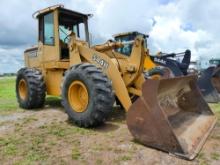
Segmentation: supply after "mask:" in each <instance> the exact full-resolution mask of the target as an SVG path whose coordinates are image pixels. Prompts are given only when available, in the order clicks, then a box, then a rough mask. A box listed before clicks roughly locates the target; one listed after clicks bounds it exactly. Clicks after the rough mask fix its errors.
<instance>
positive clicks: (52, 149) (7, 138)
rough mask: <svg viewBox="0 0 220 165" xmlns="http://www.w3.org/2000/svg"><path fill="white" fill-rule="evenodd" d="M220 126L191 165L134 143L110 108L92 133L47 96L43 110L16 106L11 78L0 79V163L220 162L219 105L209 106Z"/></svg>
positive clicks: (120, 117) (121, 114)
mask: <svg viewBox="0 0 220 165" xmlns="http://www.w3.org/2000/svg"><path fill="white" fill-rule="evenodd" d="M210 106H211V108H212V109H213V111H214V112H215V113H216V115H217V117H218V123H217V125H216V127H215V129H214V131H213V133H212V135H211V136H210V137H209V139H208V141H207V142H206V145H205V146H204V148H203V150H202V151H201V152H200V154H199V156H198V157H197V159H195V160H194V161H185V160H181V159H179V158H176V157H172V156H169V155H168V154H167V153H164V152H161V151H158V150H154V149H150V148H148V147H144V146H143V145H139V144H137V143H135V142H134V141H133V138H132V136H131V135H130V133H129V131H128V130H127V126H126V124H125V113H124V111H122V110H114V111H113V113H112V116H111V117H110V119H109V121H108V122H107V123H106V124H105V125H103V126H101V127H98V128H95V129H83V128H78V127H77V126H75V125H73V124H72V123H71V122H69V120H68V117H67V115H66V114H65V113H64V110H63V108H62V106H61V105H60V99H59V98H54V97H48V98H47V101H46V105H45V107H44V109H41V110H35V111H26V110H23V109H20V108H18V104H17V101H16V96H15V78H14V77H7V78H4V79H0V164H16V165H26V164H27V165H29V164H77V165H78V164H97V165H101V164H132V165H133V164H183V165H185V164H186V165H197V164H200V165H209V164H210V165H215V164H216V165H217V164H220V104H210Z"/></svg>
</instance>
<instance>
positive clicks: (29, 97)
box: [16, 68, 46, 109]
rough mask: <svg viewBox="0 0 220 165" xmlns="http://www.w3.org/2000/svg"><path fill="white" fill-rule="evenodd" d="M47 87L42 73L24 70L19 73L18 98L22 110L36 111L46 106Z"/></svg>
mask: <svg viewBox="0 0 220 165" xmlns="http://www.w3.org/2000/svg"><path fill="white" fill-rule="evenodd" d="M45 93H46V87H45V83H44V80H43V75H42V74H41V72H40V71H39V70H37V69H34V68H22V69H20V70H19V71H18V72H17V78H16V97H17V101H18V103H19V106H20V107H21V108H25V109H34V108H40V107H42V106H43V105H44V101H45V95H46V94H45Z"/></svg>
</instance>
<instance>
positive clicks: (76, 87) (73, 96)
mask: <svg viewBox="0 0 220 165" xmlns="http://www.w3.org/2000/svg"><path fill="white" fill-rule="evenodd" d="M68 101H69V103H70V106H71V108H72V110H74V111H76V112H84V111H86V109H87V106H88V102H89V94H88V91H87V88H86V86H85V85H84V84H83V83H82V82H80V81H74V82H72V83H71V84H70V86H69V89H68Z"/></svg>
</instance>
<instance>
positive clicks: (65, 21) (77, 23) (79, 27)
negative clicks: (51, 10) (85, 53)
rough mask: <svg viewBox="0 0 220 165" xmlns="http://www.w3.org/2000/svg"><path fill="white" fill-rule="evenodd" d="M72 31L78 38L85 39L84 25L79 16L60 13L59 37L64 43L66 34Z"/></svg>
mask: <svg viewBox="0 0 220 165" xmlns="http://www.w3.org/2000/svg"><path fill="white" fill-rule="evenodd" d="M71 32H74V33H75V34H76V36H77V37H78V38H80V39H81V40H85V36H86V35H85V25H84V21H83V19H82V18H81V17H75V18H74V17H73V16H70V15H67V14H62V13H61V14H60V17H59V37H60V40H61V41H63V42H64V43H68V36H69V34H70V33H71Z"/></svg>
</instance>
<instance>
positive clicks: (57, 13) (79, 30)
mask: <svg viewBox="0 0 220 165" xmlns="http://www.w3.org/2000/svg"><path fill="white" fill-rule="evenodd" d="M89 16H90V14H82V13H79V12H76V11H71V10H68V9H65V8H64V7H63V6H62V5H56V6H52V7H49V8H46V9H43V10H40V11H37V12H35V13H34V17H35V18H38V20H39V42H41V43H42V44H43V50H45V52H51V54H47V56H49V57H46V58H45V59H46V60H47V59H48V61H49V60H56V61H59V60H68V59H69V48H68V42H69V39H70V36H69V35H70V34H71V33H72V32H74V33H75V35H76V37H77V39H80V40H83V41H86V42H87V43H88V44H89V31H88V18H89ZM57 49H59V50H57ZM57 52H58V53H59V54H57ZM50 56H53V57H51V58H50ZM54 57H56V58H55V59H54Z"/></svg>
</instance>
